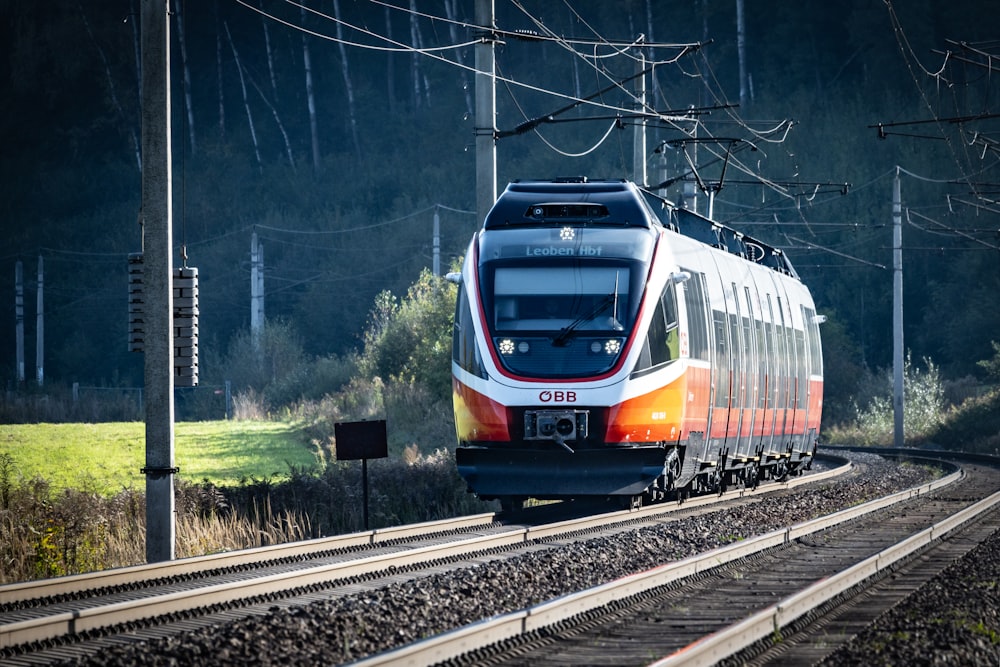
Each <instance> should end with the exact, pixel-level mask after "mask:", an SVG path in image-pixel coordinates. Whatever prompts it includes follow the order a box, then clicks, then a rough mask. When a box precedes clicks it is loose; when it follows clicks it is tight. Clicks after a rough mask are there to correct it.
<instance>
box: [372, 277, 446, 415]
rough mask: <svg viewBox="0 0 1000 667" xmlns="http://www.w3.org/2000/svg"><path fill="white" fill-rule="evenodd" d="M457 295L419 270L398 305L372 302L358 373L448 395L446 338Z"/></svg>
mask: <svg viewBox="0 0 1000 667" xmlns="http://www.w3.org/2000/svg"><path fill="white" fill-rule="evenodd" d="M456 295H457V290H456V288H455V286H454V285H452V284H451V283H448V282H446V281H445V280H444V279H442V278H440V277H438V276H435V275H434V274H432V273H431V272H430V271H429V270H427V269H424V270H423V271H422V272H421V273H420V277H419V278H418V279H417V281H416V282H415V283H414V284H413V285H412V286H411V287H410V289H409V290H408V291H407V294H406V298H405V299H403V300H402V302H401V303H399V304H398V305H397V304H396V302H395V299H394V298H393V297H392V295H391V294H390V293H387V292H383V293H382V294H380V295H379V297H378V298H376V300H375V304H374V306H373V308H372V314H371V316H370V317H369V328H368V333H367V334H366V336H365V353H364V359H363V362H362V368H364V369H367V370H368V372H369V373H371V374H372V375H376V376H379V377H382V378H383V379H385V380H388V379H396V380H400V381H403V382H415V383H419V384H421V385H423V386H424V387H426V388H427V389H428V390H430V391H431V392H432V393H433V394H434V395H435V396H436V397H437V398H439V399H442V400H447V398H448V397H449V396H450V395H451V334H452V318H453V316H454V311H455V298H456Z"/></svg>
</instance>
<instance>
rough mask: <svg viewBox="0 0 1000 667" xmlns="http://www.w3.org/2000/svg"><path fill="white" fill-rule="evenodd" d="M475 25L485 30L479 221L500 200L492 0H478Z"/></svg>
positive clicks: (479, 52)
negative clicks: (498, 193)
mask: <svg viewBox="0 0 1000 667" xmlns="http://www.w3.org/2000/svg"><path fill="white" fill-rule="evenodd" d="M476 25H478V26H480V27H481V28H482V29H483V30H484V31H485V32H484V34H483V36H482V41H480V43H479V44H477V45H476V119H475V123H476V215H477V216H478V217H479V220H480V222H481V221H483V220H485V219H486V214H487V213H489V210H490V209H491V208H492V207H493V204H494V202H496V200H497V139H496V136H497V121H496V115H497V113H496V109H497V95H496V59H495V57H494V53H493V44H494V42H495V39H496V37H495V35H494V33H493V30H494V28H496V16H495V14H494V5H493V0H476Z"/></svg>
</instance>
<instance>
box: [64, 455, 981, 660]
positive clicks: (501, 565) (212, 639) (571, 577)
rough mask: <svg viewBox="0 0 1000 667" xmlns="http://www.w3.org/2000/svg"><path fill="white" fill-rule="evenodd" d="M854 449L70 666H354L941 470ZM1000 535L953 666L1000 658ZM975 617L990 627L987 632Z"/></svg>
mask: <svg viewBox="0 0 1000 667" xmlns="http://www.w3.org/2000/svg"><path fill="white" fill-rule="evenodd" d="M850 456H851V458H853V459H855V460H856V461H858V462H860V463H864V464H865V467H864V471H863V472H862V474H860V475H859V476H856V477H853V478H851V479H849V480H846V481H845V480H841V481H833V482H828V483H824V484H823V485H822V486H820V487H818V488H815V489H805V490H802V489H799V490H796V491H793V492H787V493H782V494H779V495H776V496H770V497H763V498H761V499H760V500H759V501H758V502H753V503H750V504H748V505H744V506H740V507H736V508H729V509H726V510H725V511H721V512H712V513H708V514H703V515H700V516H696V517H692V518H686V519H681V520H678V521H675V522H670V523H666V524H663V525H660V526H657V527H654V528H637V529H634V530H629V531H625V532H622V533H619V534H617V535H613V536H608V537H600V538H594V539H590V540H586V541H583V542H579V543H575V544H572V545H569V546H565V547H560V548H553V549H549V550H542V551H538V552H535V553H529V554H521V555H516V556H511V557H505V558H497V559H494V560H491V561H489V562H485V563H483V564H481V565H478V566H475V567H470V568H465V569H461V570H457V571H453V572H449V573H446V574H435V575H428V576H423V577H420V578H417V579H414V580H412V581H407V582H405V583H398V584H392V585H390V586H387V587H385V588H382V589H378V590H375V591H371V592H367V593H363V594H357V595H349V596H345V597H339V598H334V599H329V600H324V601H321V602H315V603H312V604H310V605H308V606H304V607H289V608H279V607H275V608H274V609H273V610H272V612H271V613H270V614H268V615H265V616H259V617H253V618H246V619H241V620H238V621H234V622H231V623H228V624H226V625H221V626H213V627H211V628H207V629H203V630H198V631H195V632H191V633H187V634H184V635H182V636H177V637H171V638H165V639H156V640H152V641H148V642H143V643H136V644H130V645H120V646H116V647H113V648H110V649H106V650H102V652H101V653H100V654H99V655H97V656H93V657H91V658H88V659H84V660H80V661H77V662H76V663H73V664H88V665H94V664H100V665H194V664H198V665H201V664H212V665H246V664H256V665H272V664H274V665H277V664H280V665H316V664H328V665H332V664H340V663H345V662H350V661H353V660H358V659H360V658H362V657H365V656H367V655H371V654H374V653H378V652H381V651H385V650H388V649H390V648H393V647H396V646H400V645H403V644H406V643H409V642H411V641H415V640H418V639H420V638H423V637H427V636H430V635H434V634H439V633H442V632H446V631H448V630H451V629H454V628H456V627H460V626H462V625H466V624H468V623H471V622H474V621H477V620H479V619H483V618H486V617H489V616H493V615H496V614H502V613H507V612H512V611H516V610H519V609H523V608H525V607H530V606H532V605H536V604H538V603H541V602H543V601H546V600H549V599H552V598H555V597H558V596H561V595H564V594H566V593H570V592H574V591H577V590H581V589H584V588H588V587H592V586H596V585H599V584H603V583H606V582H608V581H611V580H613V579H617V578H620V577H622V576H625V575H628V574H632V573H635V572H640V571H644V570H647V569H650V568H653V567H656V566H659V565H662V564H664V563H667V562H671V561H674V560H678V559H682V558H686V557H689V556H693V555H695V554H698V553H701V552H704V551H707V550H710V549H714V548H717V547H720V546H724V545H726V544H729V543H732V542H734V541H737V540H740V539H745V538H748V537H752V536H754V535H759V534H762V533H766V532H769V531H772V530H776V529H778V528H782V527H784V526H787V525H790V524H793V523H796V522H800V521H805V520H808V519H811V518H814V517H816V516H820V515H824V514H829V513H831V512H834V511H836V510H838V509H842V508H844V507H847V506H851V505H855V504H857V503H859V502H863V501H865V500H869V499H873V498H876V497H881V496H883V495H886V494H888V493H891V492H893V491H897V490H901V489H905V488H909V487H912V486H916V485H918V484H920V483H922V482H925V481H927V480H928V479H929V478H930V477H931V476H932V473H931V472H930V471H928V470H926V469H924V468H922V467H918V466H900V465H898V464H896V463H891V462H887V461H885V460H883V459H882V458H881V457H878V456H874V455H870V454H851V455H850ZM996 540H997V536H996V535H994V540H993V550H992V559H991V560H990V563H991V566H984V567H986V573H985V574H987V575H988V578H987V579H988V580H990V579H989V578H991V581H992V588H991V587H990V586H989V585H986V584H984V583H983V579H982V576H983V574H984V573H983V571H982V570H981V569H978V568H977V567H975V566H977V565H979V564H982V563H983V560H980V561H973V563H972V565H973V566H974V567H973V568H972V570H970V571H969V572H968V573H967V575H964V576H966V577H967V580H968V582H969V583H968V584H967V585H968V586H969V587H971V588H972V589H974V590H975V592H976V593H977V594H979V596H980V597H981V598H982V602H981V603H979V602H977V603H976V605H975V608H974V609H969V610H968V614H967V616H965V617H964V618H966V619H967V620H968V623H966V627H967V629H968V632H966V633H964V635H963V636H967V637H968V639H969V640H970V641H969V645H968V646H969V648H968V649H965V648H963V647H956V646H954V644H952V648H953V650H954V651H957V652H956V653H954V654H951V655H952V657H951V660H954V661H956V662H951V663H948V664H991V665H996V664H997V661H996V646H997V644H996V639H997V635H996V633H997V631H998V629H1000V625H998V623H997V618H996V615H997V611H996V610H997V604H996V602H997V581H998V573H997V563H998V559H997V554H998V553H1000V549H998V548H997V546H998V545H997V544H996ZM982 549H983V548H980V550H979V551H981V550H982ZM964 560H967V559H963V562H964ZM990 567H992V569H990ZM977 582H978V583H977ZM952 584H953V582H952V581H947V582H946V583H944V584H939V585H940V586H943V587H944V588H949V587H951V586H952ZM984 586H985V589H984ZM956 592H957V591H956ZM973 597H975V596H972V595H970V594H968V593H966V594H964V595H963V596H962V600H964V601H968V600H969V599H971V598H973ZM933 600H934V596H933V595H931V596H930V601H929V602H928V604H932V602H931V601H933ZM938 603H940V597H939V598H938ZM989 604H991V605H992V607H991V613H992V616H991V617H987V616H986V615H984V613H985V611H986V609H985V608H984V606H983V605H989ZM935 606H936V608H937V610H938V612H937V613H938V615H940V614H941V613H943V612H942V611H941V609H942V608H941V607H940V604H937V605H935ZM980 611H982V612H984V613H979V612H980ZM928 620H929V619H928ZM977 624H981V625H982V626H983V628H984V629H983V630H982V631H980V630H979V629H978V628H979V625H977ZM910 626H911V627H912V623H911V624H910ZM932 629H933V628H932ZM990 629H991V630H990ZM889 632H892V631H891V630H890V631H889ZM990 632H992V635H991V634H990ZM929 635H930V631H928V636H929ZM953 635H954V633H953ZM922 637H923V635H921V641H920V642H919V646H920V649H921V650H922V651H923V652H922V653H921V654H920V655H921V656H922V657H921V658H920V659H918V660H916V661H912V660H910V659H908V658H907V657H906V654H905V653H904V646H902V644H906V643H907V642H899V644H901V646H896V645H893V649H892V650H893V651H894V653H893V654H892V657H891V658H890V659H889V661H890V662H892V663H894V664H937V663H934V662H927V661H926V658H927V655H928V652H933V651H934V650H935V649H934V648H928V644H926V643H925V642H924V641H923V639H922ZM973 640H974V641H973ZM876 641H881V640H876ZM945 641H946V638H943V637H941V638H939V637H937V636H934V637H931V638H928V639H927V642H931V644H930V646H934V645H936V644H934V642H945ZM955 641H958V640H957V639H956V640H955ZM963 641H964V639H963ZM984 642H985V643H984ZM991 642H992V644H991ZM909 643H913V644H917V643H918V642H916V641H914V642H909ZM990 645H992V654H991V655H992V656H993V657H992V662H984V663H975V662H966V661H964V660H962V659H961V658H962V656H963V655H965V654H964V653H963V651H966V650H968V651H973V650H975V651H979V652H985V653H986V654H987V655H990V649H989V646H990ZM865 650H866V649H864V648H860V649H858V651H860V652H859V653H858V654H856V655H865V653H864V651H865ZM854 655H855V654H845V655H844V657H843V658H841V659H839V661H838V662H834V663H830V664H831V665H840V664H852V662H851V661H852V660H853V659H854V658H853V656H854ZM853 664H857V663H853ZM886 664H889V663H888V662H887V663H886ZM941 664H944V663H941Z"/></svg>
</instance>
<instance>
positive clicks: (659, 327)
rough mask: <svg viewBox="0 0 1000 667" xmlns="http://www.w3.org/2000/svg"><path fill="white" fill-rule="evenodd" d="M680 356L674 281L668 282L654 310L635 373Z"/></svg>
mask: <svg viewBox="0 0 1000 667" xmlns="http://www.w3.org/2000/svg"><path fill="white" fill-rule="evenodd" d="M679 356H680V339H679V337H678V331H677V297H676V295H675V293H674V285H673V283H672V282H671V283H668V284H667V288H666V289H665V290H663V294H661V295H660V299H659V301H658V302H657V304H656V309H655V310H654V311H653V317H652V319H651V320H650V323H649V331H648V332H647V333H646V338H645V340H644V341H643V345H642V351H641V352H640V353H639V360H638V361H637V362H636V365H635V369H634V370H633V374H635V373H641V372H642V371H645V370H648V369H652V368H656V367H658V366H661V365H663V364H668V363H670V362H671V361H674V360H676V359H677V358H678V357H679Z"/></svg>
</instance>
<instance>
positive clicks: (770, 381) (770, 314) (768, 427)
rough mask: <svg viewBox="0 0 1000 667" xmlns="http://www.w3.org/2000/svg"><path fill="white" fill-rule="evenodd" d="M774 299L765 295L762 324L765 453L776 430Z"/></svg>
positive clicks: (771, 446)
mask: <svg viewBox="0 0 1000 667" xmlns="http://www.w3.org/2000/svg"><path fill="white" fill-rule="evenodd" d="M774 318H775V311H774V299H773V298H772V295H771V294H770V293H768V295H767V321H766V322H765V323H764V330H765V332H766V336H765V338H766V343H765V345H766V358H767V364H766V367H767V370H766V373H767V377H766V379H765V381H764V384H765V385H766V387H767V401H766V403H767V409H766V420H765V422H764V438H763V441H762V443H761V444H762V445H763V451H764V452H765V453H767V452H771V451H774V448H775V439H776V436H775V433H776V431H777V428H778V405H779V404H778V384H779V381H780V378H781V363H780V362H781V359H780V356H779V354H778V328H777V326H776V325H775V320H774Z"/></svg>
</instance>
